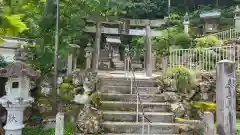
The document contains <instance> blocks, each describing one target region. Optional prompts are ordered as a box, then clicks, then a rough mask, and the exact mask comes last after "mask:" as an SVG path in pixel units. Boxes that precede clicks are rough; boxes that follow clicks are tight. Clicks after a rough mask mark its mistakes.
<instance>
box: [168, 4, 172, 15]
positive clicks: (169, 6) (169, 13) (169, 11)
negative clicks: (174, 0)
mask: <svg viewBox="0 0 240 135" xmlns="http://www.w3.org/2000/svg"><path fill="white" fill-rule="evenodd" d="M170 15H171V0H168V17H170Z"/></svg>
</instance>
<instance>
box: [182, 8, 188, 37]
mask: <svg viewBox="0 0 240 135" xmlns="http://www.w3.org/2000/svg"><path fill="white" fill-rule="evenodd" d="M183 25H184V33H185V34H187V35H188V32H189V29H188V27H189V16H188V13H186V14H185V16H184V21H183Z"/></svg>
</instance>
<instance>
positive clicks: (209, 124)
mask: <svg viewBox="0 0 240 135" xmlns="http://www.w3.org/2000/svg"><path fill="white" fill-rule="evenodd" d="M203 122H204V135H214V115H213V113H211V112H204V114H203Z"/></svg>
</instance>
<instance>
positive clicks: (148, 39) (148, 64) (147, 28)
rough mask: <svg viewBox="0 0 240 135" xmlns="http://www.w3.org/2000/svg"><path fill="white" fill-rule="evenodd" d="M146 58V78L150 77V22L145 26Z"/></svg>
mask: <svg viewBox="0 0 240 135" xmlns="http://www.w3.org/2000/svg"><path fill="white" fill-rule="evenodd" d="M146 51H147V52H146V57H145V58H144V59H145V60H144V61H145V63H146V76H148V77H151V76H152V35H151V27H150V22H149V23H148V24H147V26H146Z"/></svg>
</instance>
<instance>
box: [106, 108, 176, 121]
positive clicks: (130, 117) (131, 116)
mask: <svg viewBox="0 0 240 135" xmlns="http://www.w3.org/2000/svg"><path fill="white" fill-rule="evenodd" d="M144 115H145V117H146V118H147V119H149V120H150V121H151V122H162V123H172V122H173V120H174V115H173V113H160V112H145V113H144ZM142 116H143V113H142V112H139V113H138V120H140V121H141V120H142ZM103 118H104V120H105V121H115V122H122V121H124V122H136V118H137V113H136V112H122V111H103ZM146 118H145V121H147V119H146Z"/></svg>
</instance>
